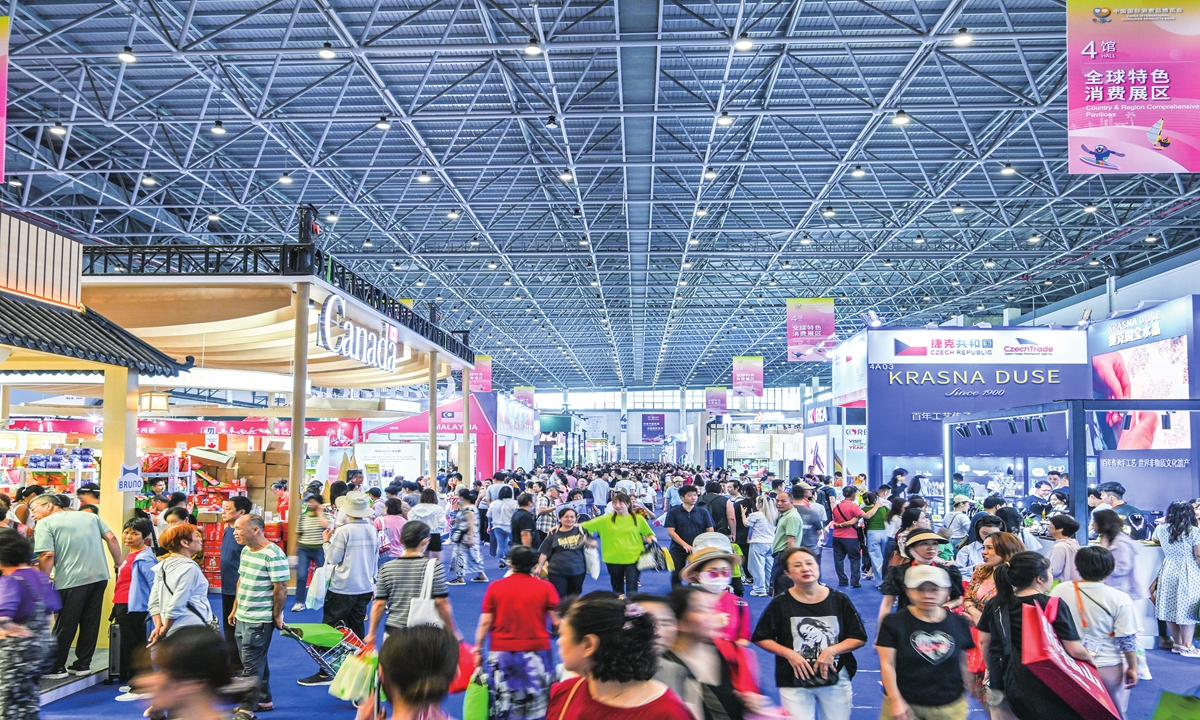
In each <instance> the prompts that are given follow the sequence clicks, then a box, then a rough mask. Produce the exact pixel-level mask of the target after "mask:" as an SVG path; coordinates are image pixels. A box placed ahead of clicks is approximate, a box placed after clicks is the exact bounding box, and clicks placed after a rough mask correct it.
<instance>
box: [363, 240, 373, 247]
mask: <svg viewBox="0 0 1200 720" xmlns="http://www.w3.org/2000/svg"><path fill="white" fill-rule="evenodd" d="M363 247H365V248H369V247H375V243H373V242H371V238H367V239H366V240H363Z"/></svg>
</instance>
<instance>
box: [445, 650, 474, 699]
mask: <svg viewBox="0 0 1200 720" xmlns="http://www.w3.org/2000/svg"><path fill="white" fill-rule="evenodd" d="M473 674H475V648H474V646H471V645H468V644H467V643H466V642H465V641H462V640H459V641H458V674H457V675H455V676H454V680H453V681H452V682H451V683H450V694H452V695H453V694H454V693H460V692H466V689H467V686H469V685H470V684H471V676H472V675H473Z"/></svg>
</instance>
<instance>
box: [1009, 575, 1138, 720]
mask: <svg viewBox="0 0 1200 720" xmlns="http://www.w3.org/2000/svg"><path fill="white" fill-rule="evenodd" d="M1057 616H1058V598H1050V602H1048V603H1047V604H1046V609H1045V610H1042V609H1041V608H1040V607H1039V606H1038V605H1037V604H1036V603H1030V604H1028V605H1024V606H1023V607H1022V608H1021V662H1022V663H1023V664H1024V665H1025V667H1027V668H1029V670H1030V672H1032V673H1033V674H1034V675H1036V676H1037V678H1038V679H1039V680H1041V681H1042V682H1044V683H1046V685H1048V686H1049V687H1050V689H1051V690H1053V691H1054V692H1055V693H1057V694H1058V696H1059V697H1061V698H1062V699H1063V700H1064V701H1065V702H1066V703H1067V704H1068V705H1070V706H1071V708H1072V709H1073V710H1075V712H1077V713H1079V714H1080V715H1082V716H1083V717H1085V718H1088V720H1121V713H1120V712H1119V711H1118V710H1117V706H1116V705H1114V704H1113V701H1112V698H1111V697H1109V695H1108V690H1107V689H1106V688H1105V687H1104V683H1102V682H1101V681H1100V676H1099V675H1097V674H1096V669H1095V668H1094V667H1092V666H1091V665H1087V664H1084V663H1081V662H1079V661H1077V660H1076V659H1075V658H1073V657H1071V656H1070V655H1068V654H1067V651H1066V650H1064V649H1063V646H1062V642H1061V641H1060V640H1059V639H1058V636H1057V635H1055V634H1054V628H1053V627H1051V626H1050V623H1052V622H1054V618H1056V617H1057Z"/></svg>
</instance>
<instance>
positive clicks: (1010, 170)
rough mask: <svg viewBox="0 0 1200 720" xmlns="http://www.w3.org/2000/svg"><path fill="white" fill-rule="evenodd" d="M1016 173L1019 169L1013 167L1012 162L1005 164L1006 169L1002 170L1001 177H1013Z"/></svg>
mask: <svg viewBox="0 0 1200 720" xmlns="http://www.w3.org/2000/svg"><path fill="white" fill-rule="evenodd" d="M1016 172H1017V169H1016V168H1015V167H1013V166H1012V163H1010V162H1006V163H1004V167H1002V168H1000V174H1001V175H1013V174H1015V173H1016Z"/></svg>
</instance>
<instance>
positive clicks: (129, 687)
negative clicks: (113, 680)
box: [117, 685, 133, 693]
mask: <svg viewBox="0 0 1200 720" xmlns="http://www.w3.org/2000/svg"><path fill="white" fill-rule="evenodd" d="M117 690H120V691H121V692H123V693H127V692H133V686H132V685H122V686H121V687H119V688H117Z"/></svg>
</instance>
